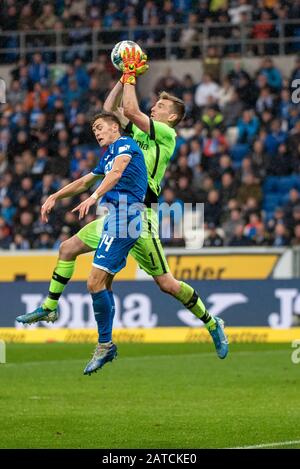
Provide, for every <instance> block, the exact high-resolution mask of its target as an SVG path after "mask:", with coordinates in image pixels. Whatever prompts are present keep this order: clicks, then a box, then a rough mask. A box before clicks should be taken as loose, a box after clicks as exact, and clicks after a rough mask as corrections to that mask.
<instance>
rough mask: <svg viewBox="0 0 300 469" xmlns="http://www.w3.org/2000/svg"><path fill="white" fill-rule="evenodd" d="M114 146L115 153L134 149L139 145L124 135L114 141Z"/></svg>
mask: <svg viewBox="0 0 300 469" xmlns="http://www.w3.org/2000/svg"><path fill="white" fill-rule="evenodd" d="M114 148H115V152H116V153H125V152H126V151H136V150H137V149H138V148H139V147H138V145H137V143H136V141H135V140H134V139H133V138H131V137H129V136H127V135H124V136H122V137H120V138H118V140H116V141H115V143H114Z"/></svg>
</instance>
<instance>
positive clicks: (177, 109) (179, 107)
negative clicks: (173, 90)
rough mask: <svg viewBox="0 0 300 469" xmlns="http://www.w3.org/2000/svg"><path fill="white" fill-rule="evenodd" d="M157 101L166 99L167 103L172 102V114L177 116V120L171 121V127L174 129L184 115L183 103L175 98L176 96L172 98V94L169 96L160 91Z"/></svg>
mask: <svg viewBox="0 0 300 469" xmlns="http://www.w3.org/2000/svg"><path fill="white" fill-rule="evenodd" d="M158 99H167V100H168V101H172V103H173V109H174V114H177V119H176V120H175V121H173V127H175V126H176V125H177V124H179V122H180V121H181V120H182V119H183V118H184V114H185V105H184V102H183V101H182V99H180V98H177V96H173V95H172V94H169V93H167V92H166V91H162V92H161V93H160V95H159V97H158Z"/></svg>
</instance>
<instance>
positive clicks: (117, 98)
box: [103, 81, 123, 112]
mask: <svg viewBox="0 0 300 469" xmlns="http://www.w3.org/2000/svg"><path fill="white" fill-rule="evenodd" d="M122 92H123V85H122V83H121V82H120V81H118V82H117V83H116V85H115V86H114V87H113V89H112V90H111V91H110V93H109V95H108V96H107V98H106V100H105V101H104V105H103V109H104V111H106V112H114V111H116V110H117V108H118V107H119V106H120V103H121V100H122Z"/></svg>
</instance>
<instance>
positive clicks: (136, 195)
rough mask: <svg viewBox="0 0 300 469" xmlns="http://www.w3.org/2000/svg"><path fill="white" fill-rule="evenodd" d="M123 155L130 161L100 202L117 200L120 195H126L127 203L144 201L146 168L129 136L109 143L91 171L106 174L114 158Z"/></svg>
mask: <svg viewBox="0 0 300 469" xmlns="http://www.w3.org/2000/svg"><path fill="white" fill-rule="evenodd" d="M124 155H127V156H129V157H130V161H129V163H128V165H127V167H126V168H125V170H124V172H123V174H122V176H121V178H120V180H119V182H118V184H116V185H115V187H114V188H113V189H112V190H111V191H109V192H107V193H106V194H105V195H104V197H103V198H102V200H101V204H104V203H105V202H115V203H116V202H118V201H119V198H120V195H121V196H125V195H126V196H127V202H128V204H132V203H136V202H144V199H145V194H146V191H147V169H146V165H145V160H144V155H143V152H142V150H141V149H140V147H139V146H138V144H137V143H136V142H135V141H134V140H133V139H132V138H131V137H120V138H118V140H116V141H115V142H114V143H112V144H110V145H109V147H108V149H107V150H106V152H105V153H104V155H103V157H102V158H101V160H100V162H99V164H98V166H96V168H94V169H93V170H92V173H93V174H95V175H101V174H105V175H106V174H107V173H109V172H110V171H111V169H112V167H113V164H114V161H115V159H116V158H118V157H119V156H124Z"/></svg>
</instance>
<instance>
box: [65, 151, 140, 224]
mask: <svg viewBox="0 0 300 469" xmlns="http://www.w3.org/2000/svg"><path fill="white" fill-rule="evenodd" d="M130 159H131V157H130V156H129V155H120V156H118V158H116V159H115V161H114V164H113V167H112V169H111V170H110V171H109V173H107V175H106V176H105V178H104V179H103V181H102V183H101V184H100V186H99V187H97V189H96V190H95V192H94V193H93V194H92V195H91V196H90V197H89V198H88V199H86V200H85V201H84V202H82V203H81V204H79V205H77V207H75V208H73V210H72V212H77V211H78V212H79V220H81V219H82V218H84V217H85V216H86V215H87V214H88V212H89V209H90V208H91V207H92V206H93V205H95V203H96V202H97V201H98V199H100V198H101V197H103V196H104V195H105V194H106V192H109V191H110V190H112V189H113V187H115V185H116V184H118V182H119V180H120V179H121V177H122V174H123V172H124V171H125V169H126V167H127V165H128V164H129V161H130Z"/></svg>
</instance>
